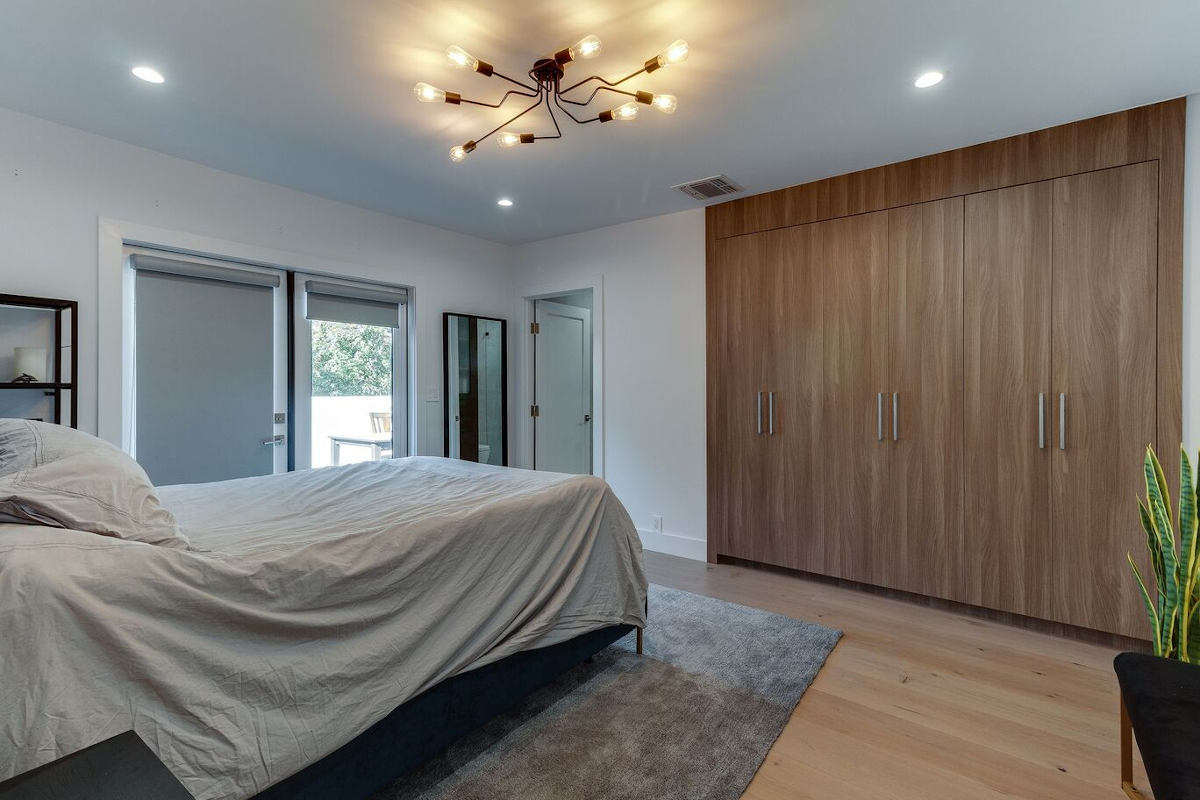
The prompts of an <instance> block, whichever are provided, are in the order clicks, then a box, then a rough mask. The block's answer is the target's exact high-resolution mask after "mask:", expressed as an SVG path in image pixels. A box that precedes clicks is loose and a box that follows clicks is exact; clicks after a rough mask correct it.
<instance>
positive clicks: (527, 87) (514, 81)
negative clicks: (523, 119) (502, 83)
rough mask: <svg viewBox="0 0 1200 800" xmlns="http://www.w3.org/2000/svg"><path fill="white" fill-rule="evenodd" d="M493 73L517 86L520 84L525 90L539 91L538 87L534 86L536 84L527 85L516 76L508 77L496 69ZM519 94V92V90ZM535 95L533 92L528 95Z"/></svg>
mask: <svg viewBox="0 0 1200 800" xmlns="http://www.w3.org/2000/svg"><path fill="white" fill-rule="evenodd" d="M492 74H493V75H495V76H496V77H497V78H503V79H504V80H506V81H508V82H509V83H513V84H516V85H517V86H520V87H521V88H522V89H525V90H527V91H530V92H536V91H537V88H536V87H534V86H528V85H526V84H525V83H522V82H521V81H519V80H517V79H516V78H510V77H508V76H507V75H504V74H501V73H499V72H496V71H494V70H493V72H492ZM518 94H519V92H518ZM533 96H534V95H532V94H531V95H528V97H533Z"/></svg>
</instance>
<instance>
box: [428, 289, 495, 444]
mask: <svg viewBox="0 0 1200 800" xmlns="http://www.w3.org/2000/svg"><path fill="white" fill-rule="evenodd" d="M507 353H508V331H507V323H506V322H505V320H502V319H492V318H490V317H477V316H474V315H472V314H452V313H449V312H447V313H445V314H443V315H442V364H443V371H444V376H445V382H444V386H443V388H444V391H445V394H444V395H443V396H444V397H445V398H446V404H445V409H446V425H445V430H446V455H447V456H448V457H450V458H461V459H463V460H464V461H477V462H479V463H480V464H492V465H494V466H498V467H503V466H508V430H507V424H506V423H507V419H508V361H507Z"/></svg>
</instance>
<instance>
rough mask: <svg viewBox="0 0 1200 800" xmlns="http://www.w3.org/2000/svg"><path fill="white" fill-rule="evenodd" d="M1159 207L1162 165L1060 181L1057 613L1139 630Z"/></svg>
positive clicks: (1078, 621) (1172, 455)
mask: <svg viewBox="0 0 1200 800" xmlns="http://www.w3.org/2000/svg"><path fill="white" fill-rule="evenodd" d="M1157 208H1158V168H1157V164H1156V163H1154V162H1151V163H1145V164H1134V165H1131V166H1127V167H1118V168H1114V169H1107V170H1102V171H1098V172H1090V173H1086V174H1083V175H1075V176H1072V177H1069V178H1061V179H1059V180H1056V181H1055V182H1054V288H1053V293H1054V311H1053V318H1054V321H1053V354H1052V357H1051V358H1052V364H1053V391H1054V392H1055V395H1054V423H1055V424H1054V439H1053V447H1054V448H1055V449H1054V451H1053V470H1052V471H1053V498H1052V504H1053V527H1052V531H1053V537H1052V539H1053V541H1054V543H1055V549H1054V558H1053V561H1052V562H1051V564H1050V565H1048V566H1049V569H1047V570H1046V571H1045V572H1044V574H1045V579H1046V580H1047V581H1048V582H1049V583H1050V585H1051V586H1052V590H1051V591H1052V592H1053V597H1054V601H1055V602H1054V606H1055V607H1054V609H1053V611H1054V612H1055V613H1054V614H1053V615H1051V616H1052V618H1053V619H1056V620H1059V621H1062V622H1068V623H1072V624H1075V625H1082V626H1085V627H1089V628H1095V629H1098V630H1104V631H1110V632H1114V633H1120V634H1126V635H1137V636H1144V635H1145V625H1146V622H1145V619H1144V612H1143V609H1142V604H1141V601H1140V599H1139V597H1138V590H1137V588H1136V583H1135V582H1134V580H1133V578H1132V576H1131V575H1130V570H1129V566H1128V564H1127V563H1126V561H1125V554H1126V552H1131V553H1133V554H1134V555H1135V556H1138V555H1140V554H1141V553H1142V552H1143V551H1144V549H1145V540H1144V537H1143V534H1142V532H1141V528H1140V524H1139V520H1138V512H1137V505H1136V503H1135V501H1134V498H1135V497H1136V496H1138V495H1140V494H1142V493H1143V492H1144V483H1143V478H1142V466H1141V464H1142V455H1143V450H1144V449H1145V447H1146V445H1147V443H1150V442H1153V441H1154V436H1155V429H1156V419H1155V407H1156V403H1155V400H1156V388H1155V376H1156V372H1155V353H1156V329H1157V328H1156V317H1155V311H1156V303H1157V299H1156V295H1157V288H1158V285H1157V271H1156V260H1157V238H1158V211H1157ZM1059 393H1062V395H1063V405H1061V406H1060V402H1059ZM1060 420H1065V425H1060ZM1171 445H1172V446H1171V448H1170V450H1169V452H1165V453H1160V454H1159V455H1160V457H1161V458H1162V459H1163V460H1174V459H1177V458H1178V455H1177V453H1176V452H1175V449H1174V446H1175V443H1171ZM1171 489H1172V496H1173V497H1174V492H1175V489H1176V487H1174V486H1173V487H1171Z"/></svg>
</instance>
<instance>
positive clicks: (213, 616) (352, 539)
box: [0, 458, 646, 800]
mask: <svg viewBox="0 0 1200 800" xmlns="http://www.w3.org/2000/svg"><path fill="white" fill-rule="evenodd" d="M160 495H161V498H162V501H163V505H164V506H166V507H167V508H168V509H170V510H171V511H172V512H174V514H175V515H176V517H177V518H178V520H179V522H180V524H181V526H182V527H183V529H184V532H185V533H186V535H187V536H188V537H189V538H190V540H191V541H192V543H193V545H194V546H196V547H198V548H202V549H203V551H202V552H189V551H182V550H174V549H168V548H162V547H157V546H154V545H148V544H142V543H138V542H126V541H120V540H115V539H110V538H105V537H101V536H98V535H96V534H91V533H81V532H75V531H67V530H59V529H54V528H44V527H37V526H22V525H0V779H4V778H7V777H9V776H12V775H15V774H18V773H20V772H23V771H25V770H28V769H31V768H33V767H35V766H38V765H40V764H44V763H46V762H49V761H52V760H54V759H55V758H58V757H59V756H61V755H64V754H66V753H70V752H73V751H75V750H78V749H80V748H82V747H86V746H87V745H90V744H93V743H95V742H97V741H100V740H102V739H106V738H108V737H110V736H114V735H116V734H118V733H120V732H122V731H125V730H128V729H130V728H132V729H134V730H136V731H137V732H138V734H140V735H141V737H142V739H144V740H145V741H146V742H147V743H148V744H149V745H150V747H151V748H152V749H154V750H155V751H156V752H157V753H158V755H159V757H160V758H161V759H162V760H163V762H164V763H165V764H166V765H167V766H168V767H169V768H170V769H171V771H172V772H174V773H175V775H176V776H178V777H179V779H180V780H182V781H183V783H184V784H185V785H186V786H187V788H188V789H189V790H190V791H191V792H192V794H193V795H195V796H196V797H197V798H199V799H200V800H204V799H205V798H217V797H245V796H249V795H251V794H254V793H255V792H258V791H260V790H262V789H264V788H265V787H267V786H268V785H270V784H271V783H274V782H275V781H278V780H280V779H282V778H284V777H287V776H288V775H290V774H292V773H293V772H296V771H297V770H298V769H300V768H301V767H303V766H305V765H306V764H309V763H311V762H312V761H315V760H316V759H318V758H320V757H321V756H323V755H326V754H327V753H329V752H331V751H333V750H335V749H337V748H338V747H339V746H341V745H342V744H344V743H346V742H347V741H349V740H350V739H352V738H353V737H354V736H355V735H357V734H358V733H360V732H362V731H363V730H365V729H366V728H367V727H369V726H370V725H371V724H372V723H374V722H375V721H377V720H379V719H380V718H382V717H383V716H385V715H386V714H387V713H388V712H389V711H391V710H392V709H393V708H394V707H395V706H397V705H399V704H401V703H403V702H404V701H406V700H408V699H410V698H412V697H413V696H414V695H416V694H418V693H420V692H421V691H422V690H424V689H426V688H428V687H429V686H431V685H433V684H435V683H437V682H438V681H441V680H443V679H445V678H447V677H449V676H451V675H454V674H456V673H459V672H462V671H464V670H468V669H471V668H473V667H477V666H481V665H483V664H486V663H488V662H491V661H495V660H497V659H500V658H503V657H504V656H507V655H510V654H512V653H514V652H517V651H520V650H526V649H530V648H535V647H542V646H546V645H550V644H553V643H556V642H560V641H564V640H566V639H569V638H571V637H573V636H576V635H578V634H581V633H583V632H586V631H589V630H594V629H597V628H601V627H604V626H607V625H613V624H618V623H629V624H637V625H640V624H644V622H645V619H644V608H645V598H646V578H645V575H644V573H643V570H642V560H641V547H640V545H639V543H638V538H637V533H636V531H635V530H634V527H633V524H632V522H631V521H630V519H629V515H628V514H627V513H626V511H625V509H624V508H623V507H622V506H621V504H620V502H618V501H617V499H616V498H615V497H614V495H613V494H612V491H611V490H610V489H609V488H608V487H607V485H606V484H605V483H604V482H603V481H602V480H599V479H596V478H590V477H573V476H566V475H558V474H553V473H538V472H529V471H525V470H514V469H504V468H500V467H487V466H480V465H476V464H468V463H465V462H460V461H448V460H445V459H437V458H409V459H397V460H394V461H380V462H374V463H367V464H357V465H353V466H348V467H333V468H328V469H320V470H312V471H308V472H297V473H290V474H287V475H278V476H271V477H265V478H247V479H243V480H236V481H227V482H224V483H217V484H207V485H193V486H172V487H164V488H162V489H161V490H160Z"/></svg>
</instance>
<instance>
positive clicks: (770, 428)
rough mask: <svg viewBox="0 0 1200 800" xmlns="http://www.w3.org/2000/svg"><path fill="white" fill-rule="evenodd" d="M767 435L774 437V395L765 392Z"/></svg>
mask: <svg viewBox="0 0 1200 800" xmlns="http://www.w3.org/2000/svg"><path fill="white" fill-rule="evenodd" d="M767 433H768V434H769V435H771V436H774V435H775V393H774V392H767Z"/></svg>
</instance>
